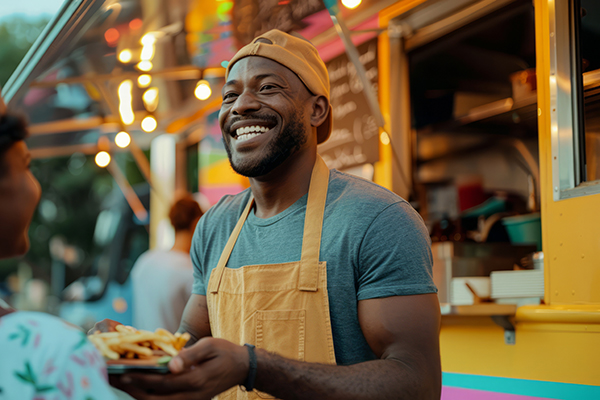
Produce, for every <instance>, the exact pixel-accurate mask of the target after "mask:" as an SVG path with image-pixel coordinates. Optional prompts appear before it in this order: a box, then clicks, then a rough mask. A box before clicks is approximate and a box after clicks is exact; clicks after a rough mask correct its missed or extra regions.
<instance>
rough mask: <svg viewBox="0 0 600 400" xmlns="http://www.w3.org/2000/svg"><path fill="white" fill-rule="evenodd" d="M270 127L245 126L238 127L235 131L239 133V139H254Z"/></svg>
mask: <svg viewBox="0 0 600 400" xmlns="http://www.w3.org/2000/svg"><path fill="white" fill-rule="evenodd" d="M268 131H269V128H267V127H264V126H258V125H256V126H245V127H243V128H238V129H236V131H235V133H236V135H237V140H239V141H244V140H248V139H252V138H253V137H256V136H258V135H261V134H263V133H265V132H268Z"/></svg>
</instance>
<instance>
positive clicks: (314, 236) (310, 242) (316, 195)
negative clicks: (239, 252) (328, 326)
mask: <svg viewBox="0 0 600 400" xmlns="http://www.w3.org/2000/svg"><path fill="white" fill-rule="evenodd" d="M328 186H329V168H327V164H325V161H323V159H322V158H321V156H319V155H318V154H317V160H316V162H315V166H314V167H313V171H312V174H311V178H310V186H309V189H308V199H307V203H306V214H305V216H304V234H303V236H302V256H301V258H300V274H299V277H298V289H299V290H302V291H309V292H316V291H317V287H318V284H319V251H320V249H321V233H322V230H323V213H324V211H325V201H326V200H327V188H328ZM253 204H254V197H253V196H252V195H250V199H249V200H248V204H247V205H246V208H245V209H244V211H243V212H242V215H241V216H240V219H239V220H238V222H237V224H236V226H235V228H234V229H233V232H232V233H231V236H229V240H228V241H227V245H225V249H224V250H223V252H222V253H221V258H220V259H219V262H218V264H217V266H216V268H215V270H214V279H213V277H212V276H211V279H210V280H209V285H208V292H210V293H217V292H218V291H219V286H220V285H221V279H222V277H223V272H224V271H225V266H226V265H227V261H228V260H229V256H230V255H231V252H232V251H233V246H234V245H235V242H236V241H237V238H238V236H239V234H240V231H241V230H242V226H243V225H244V222H245V221H246V218H248V214H250V210H251V209H252V206H253Z"/></svg>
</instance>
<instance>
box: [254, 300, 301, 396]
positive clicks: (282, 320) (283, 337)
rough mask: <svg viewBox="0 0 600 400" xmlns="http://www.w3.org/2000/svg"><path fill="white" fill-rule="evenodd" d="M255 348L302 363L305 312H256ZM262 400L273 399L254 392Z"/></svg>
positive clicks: (264, 394)
mask: <svg viewBox="0 0 600 400" xmlns="http://www.w3.org/2000/svg"><path fill="white" fill-rule="evenodd" d="M255 318H256V347H258V348H259V349H264V350H267V351H269V352H271V353H276V354H278V355H280V356H282V357H285V358H289V359H292V360H298V361H304V332H305V329H306V326H305V323H306V322H305V321H306V311H304V310H270V311H257V312H256V315H255ZM255 392H256V393H257V394H258V395H259V396H260V397H261V398H263V399H273V398H274V397H273V396H271V395H269V394H267V393H263V392H260V391H258V390H256V391H255Z"/></svg>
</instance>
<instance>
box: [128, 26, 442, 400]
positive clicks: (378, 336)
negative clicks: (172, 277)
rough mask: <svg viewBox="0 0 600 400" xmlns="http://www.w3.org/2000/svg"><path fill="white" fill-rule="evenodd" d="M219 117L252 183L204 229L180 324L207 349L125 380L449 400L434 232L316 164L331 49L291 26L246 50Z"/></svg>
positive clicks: (239, 391) (189, 391)
mask: <svg viewBox="0 0 600 400" xmlns="http://www.w3.org/2000/svg"><path fill="white" fill-rule="evenodd" d="M219 122H220V125H221V129H222V133H223V140H224V142H225V145H226V148H227V152H228V155H229V159H230V162H231V165H232V167H233V168H234V170H235V171H237V172H238V173H240V174H242V175H245V176H247V177H249V179H250V185H251V187H250V189H249V190H246V191H244V192H242V193H241V194H239V195H237V196H226V197H225V198H223V199H222V200H221V201H220V202H219V203H218V204H217V205H216V206H214V207H213V208H212V209H211V210H209V211H208V212H207V214H206V215H205V217H204V218H202V220H201V221H200V223H199V225H198V228H197V229H196V233H195V236H194V241H193V244H192V250H191V256H192V261H193V263H194V289H193V294H192V296H191V298H190V300H189V302H188V304H187V306H186V310H185V312H184V316H183V319H182V324H181V328H180V330H181V331H184V330H185V331H187V332H189V333H190V334H191V335H192V338H193V342H194V343H193V344H192V345H191V346H189V347H188V348H186V349H184V350H183V351H182V352H181V353H180V354H179V356H178V357H175V358H174V359H173V360H171V362H170V363H169V367H170V369H171V372H172V374H171V375H167V376H149V375H127V376H124V377H123V378H122V379H121V381H120V382H118V383H117V384H118V385H119V386H121V387H123V388H124V389H125V390H127V391H128V392H130V393H131V394H132V395H133V396H134V397H136V398H139V399H146V398H152V399H154V398H156V399H160V398H173V399H175V398H177V399H187V398H189V399H192V398H193V399H210V398H211V397H213V396H215V395H218V394H219V396H218V398H219V399H246V398H247V399H258V398H274V397H275V398H281V399H290V398H293V399H399V398H403V399H433V398H439V397H440V390H441V370H440V359H439V342H438V333H439V304H438V301H437V296H436V295H435V291H436V289H435V286H434V285H433V282H432V277H431V264H432V257H431V250H430V247H429V237H428V233H427V230H426V229H425V227H424V225H423V222H422V220H421V219H420V217H419V216H418V214H417V213H416V212H415V211H414V210H413V209H412V208H411V207H410V206H409V205H408V204H407V203H406V201H404V200H402V199H401V198H399V197H398V196H396V195H395V194H393V193H391V192H389V191H387V190H385V189H383V188H381V187H379V186H377V185H375V184H373V183H371V182H368V181H364V180H362V179H359V178H355V177H352V176H349V175H346V174H343V173H340V172H338V171H329V170H328V169H327V167H326V166H325V164H324V162H323V161H322V159H321V158H320V157H319V156H318V155H317V144H319V143H322V142H324V141H325V140H326V139H327V138H328V136H329V134H330V132H331V106H330V104H329V79H328V76H327V70H326V67H325V65H324V63H323V61H322V60H321V59H320V58H319V55H318V53H317V51H316V49H315V48H314V47H313V46H312V45H311V44H310V43H309V42H307V41H305V40H302V39H298V38H295V37H292V36H290V35H287V34H285V33H282V32H279V31H270V32H268V33H266V34H264V35H262V36H260V37H259V38H257V39H255V40H254V41H253V42H252V43H251V44H249V45H247V46H246V47H244V48H243V49H241V50H240V51H239V52H238V53H237V54H236V55H235V56H234V57H233V59H232V60H231V61H230V62H229V65H228V68H227V75H226V83H225V85H224V87H223V104H222V106H221V112H220V115H219ZM211 336H212V337H211ZM253 389H254V391H251V390H253ZM267 393H268V394H267ZM163 396H164V397H163Z"/></svg>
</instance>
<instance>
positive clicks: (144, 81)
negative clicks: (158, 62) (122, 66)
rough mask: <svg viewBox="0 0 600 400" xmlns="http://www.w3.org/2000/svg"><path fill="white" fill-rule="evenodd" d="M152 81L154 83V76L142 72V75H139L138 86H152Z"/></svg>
mask: <svg viewBox="0 0 600 400" xmlns="http://www.w3.org/2000/svg"><path fill="white" fill-rule="evenodd" d="M150 83H152V77H151V76H150V75H148V74H142V75H140V76H138V86H139V87H141V88H145V87H148V86H150Z"/></svg>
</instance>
